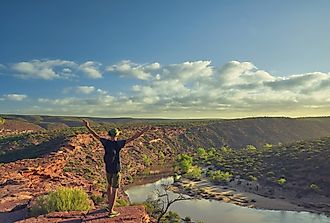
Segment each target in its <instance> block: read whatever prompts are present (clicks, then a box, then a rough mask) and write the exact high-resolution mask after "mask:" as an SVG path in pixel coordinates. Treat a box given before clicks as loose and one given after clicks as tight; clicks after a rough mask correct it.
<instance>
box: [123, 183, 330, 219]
mask: <svg viewBox="0 0 330 223" xmlns="http://www.w3.org/2000/svg"><path fill="white" fill-rule="evenodd" d="M171 183H173V178H172V177H168V178H164V179H161V180H158V181H156V182H154V183H150V184H144V185H138V186H134V187H131V188H129V189H128V190H126V193H127V194H128V196H129V198H130V200H131V202H132V203H142V202H143V201H145V200H146V199H147V198H148V197H150V196H154V191H155V190H157V189H159V190H161V185H162V184H171ZM170 196H171V197H176V196H177V195H176V194H175V193H172V192H170ZM170 210H172V211H175V212H177V213H178V214H179V215H180V216H182V217H185V216H190V217H191V218H192V219H193V220H194V221H197V220H200V221H203V222H204V223H330V218H329V217H326V216H323V215H318V214H312V213H308V212H295V211H272V210H260V209H253V208H246V207H240V206H237V205H233V204H229V203H225V202H221V201H215V200H207V199H198V200H197V199H196V200H187V201H179V202H177V203H174V204H173V206H171V208H170Z"/></svg>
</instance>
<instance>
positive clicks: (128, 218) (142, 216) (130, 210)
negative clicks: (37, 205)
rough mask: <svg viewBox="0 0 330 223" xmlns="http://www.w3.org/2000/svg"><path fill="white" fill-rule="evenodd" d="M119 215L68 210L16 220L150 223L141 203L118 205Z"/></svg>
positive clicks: (21, 222)
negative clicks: (110, 215)
mask: <svg viewBox="0 0 330 223" xmlns="http://www.w3.org/2000/svg"><path fill="white" fill-rule="evenodd" d="M116 211H118V212H119V213H120V215H119V216H117V217H114V218H108V217H107V214H108V212H107V211H106V210H105V209H98V210H92V211H89V212H81V211H70V212H55V213H50V214H47V215H41V216H39V217H36V218H28V219H25V220H21V221H17V222H18V223H37V222H38V223H39V222H71V223H73V222H85V221H87V222H91V223H101V222H116V223H151V221H150V218H149V215H148V214H147V212H146V210H145V208H144V207H143V206H142V205H139V206H128V207H119V208H117V209H116Z"/></svg>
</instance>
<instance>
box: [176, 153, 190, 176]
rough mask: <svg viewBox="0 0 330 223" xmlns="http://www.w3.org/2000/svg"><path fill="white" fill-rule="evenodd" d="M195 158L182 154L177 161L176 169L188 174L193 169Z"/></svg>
mask: <svg viewBox="0 0 330 223" xmlns="http://www.w3.org/2000/svg"><path fill="white" fill-rule="evenodd" d="M192 162H193V158H192V157H191V156H189V155H188V154H180V155H179V156H178V157H177V159H176V167H177V168H178V169H179V172H180V173H183V174H184V173H187V172H188V171H189V170H190V168H191V167H192Z"/></svg>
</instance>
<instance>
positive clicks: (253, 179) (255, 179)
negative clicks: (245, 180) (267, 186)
mask: <svg viewBox="0 0 330 223" xmlns="http://www.w3.org/2000/svg"><path fill="white" fill-rule="evenodd" d="M249 179H250V180H251V181H257V180H258V178H257V177H255V176H253V175H249Z"/></svg>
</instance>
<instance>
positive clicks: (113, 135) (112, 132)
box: [108, 128, 121, 140]
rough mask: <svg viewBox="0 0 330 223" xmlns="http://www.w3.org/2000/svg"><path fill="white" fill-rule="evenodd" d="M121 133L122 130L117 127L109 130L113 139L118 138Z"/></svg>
mask: <svg viewBox="0 0 330 223" xmlns="http://www.w3.org/2000/svg"><path fill="white" fill-rule="evenodd" d="M120 133H121V131H120V130H119V129H117V128H115V129H110V130H109V132H108V134H109V136H110V137H111V139H113V140H116V139H117V137H118V136H119V134H120Z"/></svg>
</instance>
